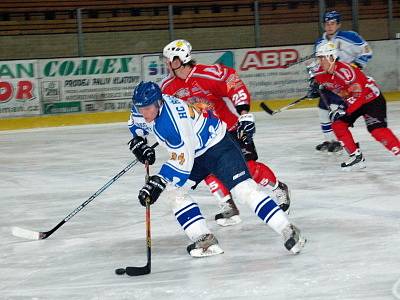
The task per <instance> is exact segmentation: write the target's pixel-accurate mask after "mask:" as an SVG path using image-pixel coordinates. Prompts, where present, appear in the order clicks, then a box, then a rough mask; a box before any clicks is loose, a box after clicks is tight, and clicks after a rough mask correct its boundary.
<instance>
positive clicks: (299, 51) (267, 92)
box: [235, 46, 313, 100]
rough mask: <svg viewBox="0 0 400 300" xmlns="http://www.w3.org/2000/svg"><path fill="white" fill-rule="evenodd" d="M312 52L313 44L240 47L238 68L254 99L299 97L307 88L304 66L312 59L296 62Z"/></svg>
mask: <svg viewBox="0 0 400 300" xmlns="http://www.w3.org/2000/svg"><path fill="white" fill-rule="evenodd" d="M312 51H313V49H312V46H289V47H275V48H254V49H240V50H236V51H235V60H236V70H237V71H238V73H239V75H240V77H241V78H242V80H243V81H244V82H245V83H246V85H247V87H248V88H249V90H250V92H251V94H252V97H253V99H254V100H268V99H286V98H297V97H301V96H304V94H305V93H306V91H307V88H308V83H307V81H308V74H307V71H306V67H305V65H306V63H311V62H312V60H310V61H306V62H303V63H299V64H294V63H295V62H296V61H298V60H302V58H304V57H307V56H309V55H310V54H311V53H312ZM288 65H291V66H290V67H287V66H288Z"/></svg>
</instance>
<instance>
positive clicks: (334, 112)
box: [329, 104, 346, 122]
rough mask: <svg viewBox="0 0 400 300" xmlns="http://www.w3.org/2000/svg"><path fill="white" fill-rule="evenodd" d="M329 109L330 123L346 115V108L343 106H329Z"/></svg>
mask: <svg viewBox="0 0 400 300" xmlns="http://www.w3.org/2000/svg"><path fill="white" fill-rule="evenodd" d="M329 109H330V110H329V119H330V120H331V122H335V121H337V120H339V119H340V118H343V117H344V116H345V115H346V107H345V105H343V104H340V105H337V104H331V105H330V106H329Z"/></svg>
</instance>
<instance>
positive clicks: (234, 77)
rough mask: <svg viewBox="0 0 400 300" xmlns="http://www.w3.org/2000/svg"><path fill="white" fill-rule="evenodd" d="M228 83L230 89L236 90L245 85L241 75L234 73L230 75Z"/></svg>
mask: <svg viewBox="0 0 400 300" xmlns="http://www.w3.org/2000/svg"><path fill="white" fill-rule="evenodd" d="M226 85H227V87H228V89H229V90H231V89H232V90H236V89H238V88H240V87H241V86H242V85H243V82H242V81H241V80H240V78H239V75H238V74H236V73H234V74H231V75H230V76H229V77H228V79H227V80H226Z"/></svg>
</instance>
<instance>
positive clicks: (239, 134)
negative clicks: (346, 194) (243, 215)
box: [161, 40, 290, 226]
mask: <svg viewBox="0 0 400 300" xmlns="http://www.w3.org/2000/svg"><path fill="white" fill-rule="evenodd" d="M191 51H192V46H191V45H190V43H189V42H188V41H186V40H175V41H173V42H171V43H169V44H168V45H166V46H165V47H164V50H163V56H164V58H165V63H166V65H167V67H168V69H169V76H168V77H167V78H166V79H164V81H163V82H162V84H161V89H162V92H163V93H164V94H169V95H173V96H176V97H178V98H180V99H182V100H184V101H187V102H189V103H191V104H192V105H195V106H197V107H200V108H201V107H203V108H208V109H209V108H212V109H213V110H214V112H215V113H216V115H217V116H218V117H219V118H220V119H221V120H222V121H224V122H225V123H226V124H227V130H228V131H229V132H230V133H231V136H232V137H233V138H234V139H235V140H236V141H238V143H239V146H240V148H241V149H242V153H243V155H244V157H245V159H246V161H247V164H248V167H249V170H250V173H251V175H252V177H253V179H254V180H255V181H256V182H257V183H258V184H260V185H263V186H267V187H269V188H270V189H271V190H273V191H274V193H275V195H276V197H277V199H278V202H279V204H280V207H281V208H282V209H283V210H284V211H287V210H288V209H289V205H290V198H289V191H288V187H287V185H286V184H284V183H283V182H280V181H278V180H277V179H276V176H275V174H274V173H273V171H272V170H271V169H270V168H268V167H267V166H266V165H265V164H263V163H260V162H257V159H258V155H257V151H256V148H255V145H254V142H253V135H254V133H255V125H254V116H253V115H252V114H249V110H250V93H249V91H248V90H247V87H246V85H245V84H244V83H243V81H242V80H241V79H240V78H239V76H238V74H237V73H236V71H235V70H234V69H232V68H229V67H226V66H224V65H220V64H215V65H202V64H197V63H196V62H195V61H194V60H193V59H192V56H191ZM205 182H206V184H207V185H208V186H209V188H210V190H211V192H212V193H213V194H214V195H215V196H216V197H217V198H218V199H219V200H220V203H221V204H222V205H221V206H222V213H220V214H217V215H216V216H215V219H216V221H217V223H218V224H219V225H222V226H228V225H233V224H236V223H239V222H240V221H241V220H240V218H239V210H238V209H237V207H236V205H235V203H234V201H233V200H232V197H231V195H230V193H229V191H228V190H227V189H226V188H225V187H224V186H223V184H222V183H221V182H220V181H219V180H218V178H216V177H215V176H212V175H211V176H209V177H208V178H206V180H205Z"/></svg>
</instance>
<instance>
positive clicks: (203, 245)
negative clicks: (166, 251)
mask: <svg viewBox="0 0 400 300" xmlns="http://www.w3.org/2000/svg"><path fill="white" fill-rule="evenodd" d="M186 250H187V252H188V253H189V254H190V256H193V257H206V256H213V255H217V254H222V253H224V250H222V249H221V247H220V246H219V245H218V240H217V238H216V237H215V236H214V235H213V234H212V233H208V234H204V235H202V236H200V238H199V239H198V240H197V241H196V242H194V243H193V244H190V245H189V246H187V248H186Z"/></svg>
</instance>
